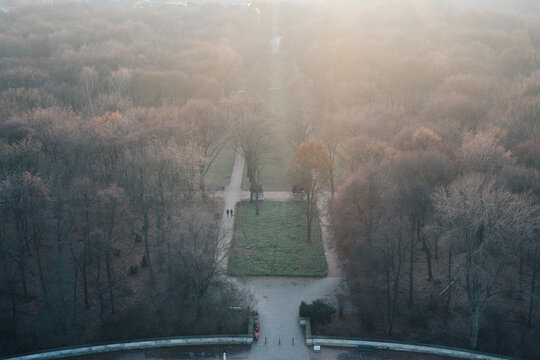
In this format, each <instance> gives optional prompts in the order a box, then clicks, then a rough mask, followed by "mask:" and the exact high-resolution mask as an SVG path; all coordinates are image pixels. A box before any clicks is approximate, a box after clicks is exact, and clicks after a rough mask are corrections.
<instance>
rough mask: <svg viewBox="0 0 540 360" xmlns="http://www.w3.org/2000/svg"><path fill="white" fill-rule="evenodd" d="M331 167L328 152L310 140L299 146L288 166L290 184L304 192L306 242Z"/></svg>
mask: <svg viewBox="0 0 540 360" xmlns="http://www.w3.org/2000/svg"><path fill="white" fill-rule="evenodd" d="M330 166H331V162H330V159H329V158H328V152H327V150H326V147H325V146H324V144H323V143H322V142H320V141H315V140H310V141H308V142H305V143H303V144H301V145H300V147H299V148H298V150H296V153H295V154H294V157H293V159H292V160H291V163H290V166H289V177H290V179H291V181H292V183H293V184H294V185H296V186H299V187H300V188H301V189H303V190H304V193H305V195H306V201H305V213H306V220H307V242H308V243H310V242H311V226H312V223H313V220H314V219H315V216H316V215H317V201H318V200H319V195H320V193H321V191H322V190H323V187H324V186H325V185H326V184H327V183H328V173H329V170H328V169H329V168H330Z"/></svg>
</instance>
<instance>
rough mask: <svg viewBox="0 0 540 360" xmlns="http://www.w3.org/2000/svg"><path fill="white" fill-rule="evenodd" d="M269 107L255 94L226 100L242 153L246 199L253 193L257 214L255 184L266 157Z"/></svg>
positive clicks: (270, 139) (270, 128)
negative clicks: (245, 173)
mask: <svg viewBox="0 0 540 360" xmlns="http://www.w3.org/2000/svg"><path fill="white" fill-rule="evenodd" d="M270 115H271V113H270V110H269V109H268V106H267V104H266V103H264V102H263V101H262V100H260V99H259V98H256V97H251V96H246V97H239V98H235V99H233V100H232V101H231V102H230V103H229V116H231V118H232V119H231V120H232V121H233V123H234V131H235V134H236V141H237V143H238V145H239V146H240V151H241V152H242V155H243V156H244V159H245V161H246V168H247V177H248V180H249V184H250V187H249V188H250V194H251V196H250V199H252V200H253V194H257V195H256V196H255V212H256V214H257V215H259V196H258V192H259V185H260V184H261V172H262V170H263V168H264V166H265V165H266V164H267V163H268V162H269V161H270V157H269V155H270V150H271V149H272V127H271V125H270V121H269V120H270Z"/></svg>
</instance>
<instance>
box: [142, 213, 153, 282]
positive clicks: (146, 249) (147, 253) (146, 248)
mask: <svg viewBox="0 0 540 360" xmlns="http://www.w3.org/2000/svg"><path fill="white" fill-rule="evenodd" d="M149 226H150V222H149V220H148V212H145V213H144V225H143V235H144V252H145V256H146V261H147V263H148V271H149V272H150V281H152V282H153V281H154V272H153V270H152V262H151V261H150V245H149V244H148V241H149V239H148V230H149V229H148V227H149Z"/></svg>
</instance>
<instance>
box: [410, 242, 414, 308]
mask: <svg viewBox="0 0 540 360" xmlns="http://www.w3.org/2000/svg"><path fill="white" fill-rule="evenodd" d="M413 270H414V236H412V235H411V240H410V246H409V305H413V304H414V302H413V285H414V281H413V280H414V279H413Z"/></svg>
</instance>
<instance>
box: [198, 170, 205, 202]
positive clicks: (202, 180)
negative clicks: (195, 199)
mask: <svg viewBox="0 0 540 360" xmlns="http://www.w3.org/2000/svg"><path fill="white" fill-rule="evenodd" d="M205 165H206V164H205V162H204V161H203V162H202V164H200V165H199V188H200V189H201V195H202V197H203V198H204V197H205V196H206V193H205V186H204V167H205Z"/></svg>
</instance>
